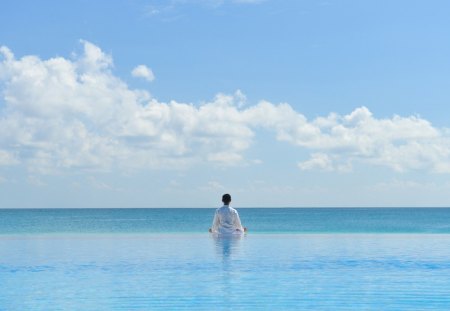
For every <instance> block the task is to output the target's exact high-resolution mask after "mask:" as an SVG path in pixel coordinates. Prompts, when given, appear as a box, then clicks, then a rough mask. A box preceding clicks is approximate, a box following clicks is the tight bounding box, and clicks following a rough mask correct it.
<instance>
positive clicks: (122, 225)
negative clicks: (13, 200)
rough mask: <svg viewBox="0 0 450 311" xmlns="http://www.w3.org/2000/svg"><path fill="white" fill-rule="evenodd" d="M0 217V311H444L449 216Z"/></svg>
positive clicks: (183, 213) (198, 213) (398, 212)
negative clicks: (216, 226)
mask: <svg viewBox="0 0 450 311" xmlns="http://www.w3.org/2000/svg"><path fill="white" fill-rule="evenodd" d="M238 210H239V213H240V216H241V220H242V222H243V224H244V225H245V226H247V227H248V228H249V230H250V231H249V233H248V234H247V235H245V236H242V237H236V238H220V237H214V236H211V235H209V234H208V233H207V229H208V227H209V226H210V223H211V221H212V217H213V213H214V210H213V209H69V210H67V209H60V210H50V209H29V210H12V209H0V310H183V309H185V310H277V309H280V310H299V309H300V310H301V309H303V310H450V294H449V293H450V209H427V208H423V209H408V208H404V209H342V208H336V209H332V208H330V209H275V208H274V209H258V208H255V209H238Z"/></svg>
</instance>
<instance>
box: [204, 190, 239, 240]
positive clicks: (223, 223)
mask: <svg viewBox="0 0 450 311" xmlns="http://www.w3.org/2000/svg"><path fill="white" fill-rule="evenodd" d="M222 202H223V204H224V205H223V206H222V207H220V208H218V209H217V210H216V214H215V215H214V220H213V224H212V228H210V229H209V232H212V233H219V234H236V233H244V232H246V231H247V228H244V227H242V224H241V220H240V219H239V214H238V212H237V211H236V210H235V209H234V208H232V207H230V202H231V196H230V195H229V194H228V193H227V194H224V195H223V196H222Z"/></svg>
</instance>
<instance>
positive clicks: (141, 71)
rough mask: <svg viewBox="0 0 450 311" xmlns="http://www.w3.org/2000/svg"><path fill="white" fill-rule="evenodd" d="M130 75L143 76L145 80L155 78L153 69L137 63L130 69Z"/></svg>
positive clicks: (150, 80)
mask: <svg viewBox="0 0 450 311" xmlns="http://www.w3.org/2000/svg"><path fill="white" fill-rule="evenodd" d="M131 75H132V76H133V77H137V78H144V79H145V80H147V81H149V82H152V81H153V80H155V75H154V74H153V71H152V70H151V69H150V68H148V67H147V66H145V65H139V66H137V67H135V68H134V69H133V71H131Z"/></svg>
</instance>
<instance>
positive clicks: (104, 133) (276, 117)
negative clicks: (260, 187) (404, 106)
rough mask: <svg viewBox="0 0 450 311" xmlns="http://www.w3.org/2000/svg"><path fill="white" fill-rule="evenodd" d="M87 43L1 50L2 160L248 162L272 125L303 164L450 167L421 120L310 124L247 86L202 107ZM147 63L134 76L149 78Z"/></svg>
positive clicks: (353, 116) (96, 164) (440, 138)
mask: <svg viewBox="0 0 450 311" xmlns="http://www.w3.org/2000/svg"><path fill="white" fill-rule="evenodd" d="M82 44H83V46H84V52H83V53H82V55H79V56H77V57H76V58H75V59H66V58H62V57H56V58H51V59H48V60H42V59H40V58H39V57H37V56H24V57H22V58H20V59H16V58H15V56H14V55H13V53H12V52H11V51H10V50H9V49H8V48H6V47H1V48H0V55H1V56H0V89H1V91H2V102H0V165H3V166H8V165H17V164H23V165H26V166H27V167H28V169H29V171H30V172H31V173H33V174H36V173H51V172H59V171H61V170H64V169H72V168H74V169H77V170H80V169H83V170H110V169H111V168H113V167H119V168H123V169H127V170H128V169H143V168H150V169H151V168H161V167H165V168H173V169H176V168H180V167H186V166H189V165H193V164H195V163H202V162H212V163H218V164H220V165H232V164H236V163H245V162H246V161H247V160H246V159H245V151H246V150H248V149H249V148H250V147H251V144H252V142H253V138H254V136H255V135H258V133H259V130H260V129H264V130H268V131H269V132H273V133H274V136H275V138H276V139H277V140H280V141H285V142H286V143H289V144H291V145H293V148H295V147H297V148H304V149H306V150H309V151H310V152H311V158H310V159H309V160H306V161H303V162H300V163H299V164H298V167H299V168H300V169H301V170H309V169H321V170H328V171H331V170H340V171H342V170H348V169H350V168H351V164H352V163H354V162H359V163H365V164H368V165H383V166H388V167H391V168H393V169H394V170H397V171H406V170H411V169H425V170H431V171H436V172H441V173H450V165H449V163H450V134H449V132H448V131H446V130H445V129H437V128H435V127H433V126H432V125H431V124H430V123H429V122H428V121H427V120H424V119H422V118H420V117H416V116H410V117H400V116H394V117H392V118H386V119H377V118H375V117H374V116H373V115H372V114H371V112H370V111H369V110H368V109H367V108H365V107H360V108H357V109H355V110H354V111H353V112H351V113H350V114H348V115H344V116H341V115H338V114H334V113H332V114H330V115H328V116H325V117H319V118H316V119H314V120H308V119H307V118H306V117H305V116H304V115H302V114H301V113H299V112H297V111H295V110H294V109H293V108H292V106H290V105H289V104H286V103H283V104H272V103H269V102H267V101H261V102H260V103H258V104H256V105H253V106H245V105H244V102H245V96H244V95H243V94H242V93H241V92H240V91H237V92H236V94H232V95H226V94H218V95H217V96H216V97H215V98H213V99H212V100H211V101H209V102H207V103H205V104H202V105H193V104H190V103H180V102H175V101H171V102H168V103H164V102H159V101H158V100H156V99H155V98H153V97H152V96H151V95H150V94H149V93H148V92H146V91H143V90H136V89H130V88H129V87H128V86H127V85H126V83H124V82H123V81H122V80H121V79H120V78H118V77H116V76H115V75H114V74H113V73H112V71H111V67H112V65H113V60H112V58H111V57H110V56H109V55H107V54H105V53H104V52H103V51H102V50H101V49H100V48H99V47H97V46H95V45H94V44H92V43H89V42H86V41H82ZM138 68H141V69H138ZM142 68H146V67H140V66H138V67H136V68H135V70H136V72H135V75H137V76H142V77H145V76H146V75H147V74H146V73H145V72H144V71H145V70H143V69H142ZM147 76H148V75H147ZM148 77H149V76H148ZM249 162H250V161H248V163H249Z"/></svg>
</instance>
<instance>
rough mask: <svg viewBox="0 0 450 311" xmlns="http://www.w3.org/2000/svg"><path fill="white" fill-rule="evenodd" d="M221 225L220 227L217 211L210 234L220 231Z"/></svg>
mask: <svg viewBox="0 0 450 311" xmlns="http://www.w3.org/2000/svg"><path fill="white" fill-rule="evenodd" d="M219 225H220V222H219V214H218V213H217V211H216V213H215V214H214V219H213V223H212V226H211V228H209V232H217V231H218V230H219Z"/></svg>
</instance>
